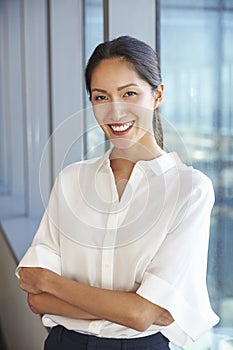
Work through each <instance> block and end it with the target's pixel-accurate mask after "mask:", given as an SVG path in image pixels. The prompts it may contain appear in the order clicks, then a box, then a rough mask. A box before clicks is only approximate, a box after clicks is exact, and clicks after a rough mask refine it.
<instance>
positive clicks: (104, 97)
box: [93, 95, 107, 101]
mask: <svg viewBox="0 0 233 350" xmlns="http://www.w3.org/2000/svg"><path fill="white" fill-rule="evenodd" d="M106 99H107V96H105V95H97V96H94V98H93V100H94V101H103V100H106Z"/></svg>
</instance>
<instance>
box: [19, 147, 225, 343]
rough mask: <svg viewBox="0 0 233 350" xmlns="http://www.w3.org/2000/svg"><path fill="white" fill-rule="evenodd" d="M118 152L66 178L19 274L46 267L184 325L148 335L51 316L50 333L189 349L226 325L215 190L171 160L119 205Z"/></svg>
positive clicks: (134, 181)
mask: <svg viewBox="0 0 233 350" xmlns="http://www.w3.org/2000/svg"><path fill="white" fill-rule="evenodd" d="M110 152H111V150H109V151H108V152H107V153H106V154H105V155H104V156H103V157H101V158H95V159H92V160H86V161H82V162H78V163H73V164H71V165H69V166H68V167H66V168H65V169H64V170H62V171H61V173H60V174H59V176H58V177H57V179H56V181H55V184H54V187H53V190H52V192H51V196H50V200H49V204H48V207H47V210H46V211H45V213H44V216H43V218H42V221H41V224H40V226H39V228H38V231H37V233H36V235H35V238H34V240H33V242H32V245H31V247H30V248H29V249H28V251H27V252H26V254H25V256H24V257H23V259H22V260H21V262H20V264H19V266H18V268H17V272H18V271H19V269H20V267H22V266H36V267H42V268H47V269H50V270H52V271H54V272H56V273H58V274H61V275H63V276H65V277H67V278H70V279H73V280H77V281H78V282H80V283H83V284H88V285H91V286H95V287H100V288H108V289H113V290H118V291H135V292H136V293H137V294H139V295H140V296H142V297H143V298H146V299H148V300H149V301H151V302H152V303H155V304H157V305H160V306H162V307H164V308H165V309H167V310H168V311H169V312H170V313H171V314H172V316H173V318H174V320H175V321H174V322H173V323H172V324H171V325H169V326H167V327H160V326H156V325H152V326H150V327H149V328H148V329H147V330H146V331H145V332H142V333H140V332H138V331H136V330H133V329H130V328H127V327H125V326H121V325H119V324H115V323H112V322H109V321H106V320H97V321H88V320H75V319H71V318H67V317H63V316H55V315H44V316H43V324H44V325H45V326H47V327H53V326H56V325H58V324H60V325H63V326H64V327H66V328H67V329H72V330H75V331H78V332H83V333H88V334H93V335H96V336H100V337H113V338H132V337H141V336H147V335H151V334H153V333H156V332H158V331H160V332H162V333H163V334H164V335H165V336H166V337H167V338H168V339H169V340H170V341H171V342H173V343H174V344H177V345H181V346H182V345H184V344H185V343H186V341H187V339H188V337H190V338H191V339H193V340H196V339H197V338H199V337H200V336H201V335H202V334H203V333H204V332H206V331H207V330H208V329H210V328H211V327H212V326H214V325H215V324H216V323H217V322H218V320H219V318H218V317H217V315H216V314H215V313H214V312H213V311H212V309H211V306H210V302H209V297H208V291H207V287H206V268H207V254H208V241H209V225H210V212H211V209H212V206H213V203H214V192H213V187H212V183H211V181H210V180H209V178H208V177H207V176H205V175H204V174H203V173H201V172H200V171H198V170H195V169H193V168H192V167H191V166H186V165H185V164H183V163H182V162H181V160H180V159H179V157H178V156H177V154H176V153H168V154H165V155H162V156H160V157H159V158H156V159H153V160H150V161H139V162H137V163H136V165H135V166H134V168H133V171H132V173H131V176H130V179H129V181H128V183H127V185H126V188H125V190H124V193H123V195H122V197H121V199H120V200H119V197H118V193H117V190H116V186H115V181H114V175H113V172H112V170H111V167H110V161H109V154H110Z"/></svg>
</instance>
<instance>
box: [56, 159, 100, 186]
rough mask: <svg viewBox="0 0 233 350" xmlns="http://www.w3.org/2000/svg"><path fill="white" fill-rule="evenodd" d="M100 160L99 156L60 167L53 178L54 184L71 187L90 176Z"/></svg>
mask: <svg viewBox="0 0 233 350" xmlns="http://www.w3.org/2000/svg"><path fill="white" fill-rule="evenodd" d="M100 161H101V157H98V158H92V159H88V160H81V161H79V162H74V163H71V164H69V165H68V166H66V167H65V168H64V169H62V170H61V171H60V172H59V174H58V175H57V177H56V179H55V186H58V187H62V188H63V189H64V188H73V186H77V185H78V184H79V183H80V181H81V180H82V181H83V179H86V180H87V177H88V178H90V176H91V175H92V173H94V172H95V171H96V169H97V168H98V166H99V163H100Z"/></svg>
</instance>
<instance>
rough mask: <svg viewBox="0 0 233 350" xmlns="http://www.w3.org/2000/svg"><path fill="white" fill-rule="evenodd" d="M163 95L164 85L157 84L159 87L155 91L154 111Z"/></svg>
mask: <svg viewBox="0 0 233 350" xmlns="http://www.w3.org/2000/svg"><path fill="white" fill-rule="evenodd" d="M163 93H164V84H163V83H161V84H159V86H158V87H157V89H156V91H155V102H154V109H156V108H157V107H158V106H159V104H160V102H161V101H162V100H163Z"/></svg>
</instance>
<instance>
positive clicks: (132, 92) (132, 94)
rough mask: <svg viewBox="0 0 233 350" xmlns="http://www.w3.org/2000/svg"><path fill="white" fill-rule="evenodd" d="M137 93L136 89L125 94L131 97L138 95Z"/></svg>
mask: <svg viewBox="0 0 233 350" xmlns="http://www.w3.org/2000/svg"><path fill="white" fill-rule="evenodd" d="M136 95H137V93H136V92H135V91H127V92H126V93H125V94H124V96H125V97H130V96H136Z"/></svg>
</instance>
